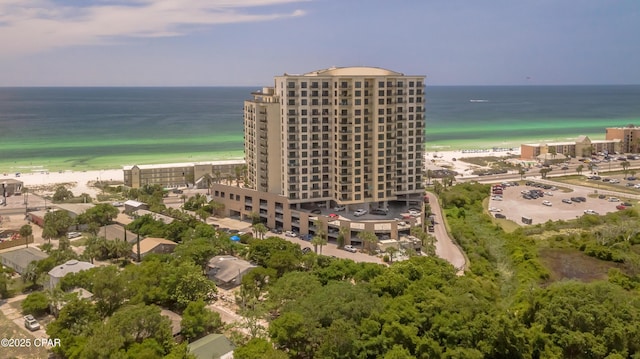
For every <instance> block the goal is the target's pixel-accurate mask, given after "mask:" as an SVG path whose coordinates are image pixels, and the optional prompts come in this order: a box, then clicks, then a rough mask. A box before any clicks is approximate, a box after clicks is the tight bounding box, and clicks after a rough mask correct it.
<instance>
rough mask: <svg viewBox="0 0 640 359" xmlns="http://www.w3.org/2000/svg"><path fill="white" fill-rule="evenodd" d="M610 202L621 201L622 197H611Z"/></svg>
mask: <svg viewBox="0 0 640 359" xmlns="http://www.w3.org/2000/svg"><path fill="white" fill-rule="evenodd" d="M609 202H620V199H618V198H617V197H609Z"/></svg>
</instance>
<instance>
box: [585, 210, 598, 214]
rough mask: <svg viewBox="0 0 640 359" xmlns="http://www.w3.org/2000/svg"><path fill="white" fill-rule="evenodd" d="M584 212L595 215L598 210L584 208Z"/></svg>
mask: <svg viewBox="0 0 640 359" xmlns="http://www.w3.org/2000/svg"><path fill="white" fill-rule="evenodd" d="M584 214H596V215H597V214H598V212H596V211H594V210H592V209H585V210H584Z"/></svg>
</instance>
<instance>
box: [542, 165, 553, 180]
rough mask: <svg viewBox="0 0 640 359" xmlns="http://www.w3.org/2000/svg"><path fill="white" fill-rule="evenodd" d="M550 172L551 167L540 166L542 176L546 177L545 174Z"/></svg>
mask: <svg viewBox="0 0 640 359" xmlns="http://www.w3.org/2000/svg"><path fill="white" fill-rule="evenodd" d="M549 172H551V168H547V167H545V168H542V169H540V175H541V176H542V178H547V174H548V173H549Z"/></svg>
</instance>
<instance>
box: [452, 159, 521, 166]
mask: <svg viewBox="0 0 640 359" xmlns="http://www.w3.org/2000/svg"><path fill="white" fill-rule="evenodd" d="M511 158H519V156H506V157H496V156H485V157H462V158H459V159H458V161H462V162H466V163H470V164H472V165H476V166H481V167H494V166H496V167H497V168H509V169H513V168H516V166H514V165H513V164H511V163H509V162H505V160H507V159H511Z"/></svg>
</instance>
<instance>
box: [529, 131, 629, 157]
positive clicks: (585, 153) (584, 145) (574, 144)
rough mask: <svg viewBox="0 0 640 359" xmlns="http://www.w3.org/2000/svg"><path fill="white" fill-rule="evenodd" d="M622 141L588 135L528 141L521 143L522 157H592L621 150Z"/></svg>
mask: <svg viewBox="0 0 640 359" xmlns="http://www.w3.org/2000/svg"><path fill="white" fill-rule="evenodd" d="M621 148H622V147H621V141H620V140H619V139H612V140H591V139H590V138H589V137H588V136H580V137H578V138H577V139H576V140H575V141H567V142H549V143H527V144H522V145H520V158H521V159H523V160H536V159H539V158H540V157H541V156H542V155H547V154H548V155H549V156H545V157H548V158H551V159H552V158H553V155H554V152H555V155H562V156H569V157H591V155H592V154H594V153H600V152H609V153H615V152H619V151H621Z"/></svg>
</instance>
